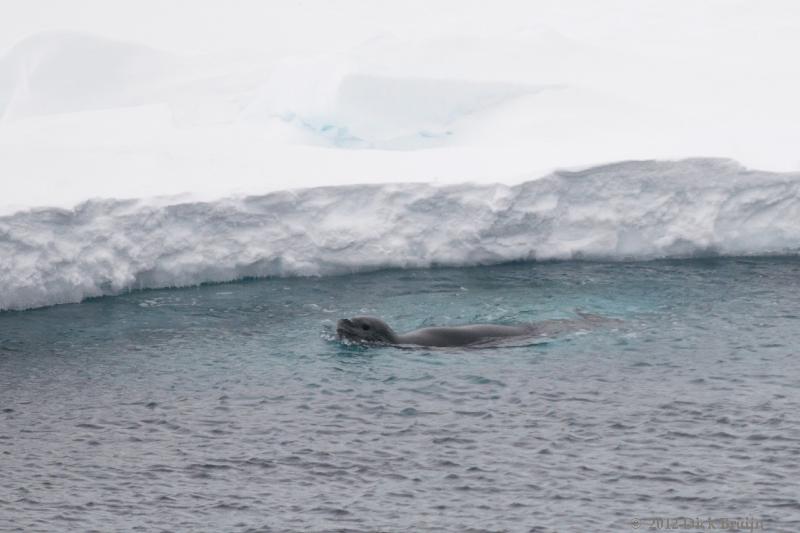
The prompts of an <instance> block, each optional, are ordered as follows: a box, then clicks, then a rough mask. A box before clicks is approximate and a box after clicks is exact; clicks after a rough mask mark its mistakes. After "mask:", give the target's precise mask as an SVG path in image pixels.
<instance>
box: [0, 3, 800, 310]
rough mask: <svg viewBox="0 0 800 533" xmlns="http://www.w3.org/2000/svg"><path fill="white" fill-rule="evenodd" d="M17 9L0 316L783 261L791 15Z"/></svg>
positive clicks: (4, 115)
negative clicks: (276, 289)
mask: <svg viewBox="0 0 800 533" xmlns="http://www.w3.org/2000/svg"><path fill="white" fill-rule="evenodd" d="M4 12H5V13H13V14H14V16H5V17H0V49H3V48H4V49H5V52H2V53H1V54H2V55H0V217H1V218H0V251H2V254H1V255H0V309H10V308H14V309H17V308H26V307H32V306H37V305H47V304H52V303H59V302H68V301H79V300H80V299H81V298H84V297H86V296H92V295H99V294H107V293H113V292H117V291H120V290H125V289H127V288H131V287H138V286H142V287H144V286H148V287H156V286H162V285H186V284H192V283H199V282H203V281H218V280H227V279H235V278H237V277H241V276H247V275H290V274H291V275H294V274H298V275H304V274H327V273H336V272H344V271H350V270H360V269H366V268H376V267H380V266H404V265H417V266H424V265H430V264H440V263H445V264H476V263H484V262H495V261H504V260H510V259H521V258H528V257H535V258H566V257H607V258H614V259H620V258H652V257H665V256H675V255H691V254H697V253H724V254H740V253H741V254H755V253H794V252H795V251H796V250H797V249H798V231H799V230H798V225H800V222H799V221H800V217H798V211H797V203H798V189H797V172H798V170H800V155H798V151H797V146H798V139H800V100H798V98H797V95H798V94H800V62H798V61H796V57H795V55H796V53H795V51H796V50H800V4H798V3H796V2H789V1H777V0H776V1H771V2H764V3H756V2H747V1H741V2H734V1H717V0H705V1H700V2H697V1H683V0H678V1H675V2H669V3H665V2H658V1H648V0H642V1H638V0H637V1H629V0H620V1H615V2H602V3H601V2H590V1H588V0H572V1H545V0H540V1H534V2H517V1H499V2H496V3H495V2H493V3H491V4H489V3H483V2H474V3H473V2H454V1H452V2H451V1H444V2H436V3H432V2H423V1H416V0H412V1H409V2H397V3H392V2H367V1H361V0H343V1H340V2H315V1H310V2H303V3H295V2H270V3H263V2H255V1H249V0H240V1H238V2H231V3H225V4H224V5H223V4H221V3H218V2H210V1H205V0H198V1H197V2H193V3H192V4H191V6H189V5H188V4H181V3H163V2H151V1H148V0H143V1H141V2H119V3H115V5H114V6H113V9H112V7H110V5H109V4H108V3H106V2H102V1H96V0H76V1H75V2H70V4H69V6H67V5H65V4H64V3H60V2H53V1H49V0H38V1H34V2H28V1H26V2H22V1H17V0H10V1H9V2H6V4H5V6H4ZM687 158H695V159H689V160H687ZM636 161H651V162H648V163H642V162H636ZM652 161H655V162H652ZM737 162H738V163H737ZM609 164H610V165H609ZM740 165H741V166H740ZM565 168H566V169H572V170H573V171H578V170H581V169H583V173H580V172H579V173H577V174H570V173H568V172H562V171H557V170H558V169H565ZM747 169H753V170H747ZM756 169H757V170H756ZM554 171H555V173H553V172H554ZM410 183H413V184H410ZM355 185H358V186H355ZM320 187H323V188H320ZM303 188H310V189H309V190H301V189H303ZM289 191H291V192H289ZM315 206H317V207H315ZM317 209H319V210H320V211H319V212H318V211H317ZM469 213H472V214H469ZM437 217H439V218H437ZM195 224H199V225H200V227H202V228H203V231H200V232H198V233H197V234H194V233H192V232H191V231H189V228H190V227H192V226H193V225H195ZM431 225H433V226H435V227H436V229H435V230H434V229H433V228H432V227H429V226H431ZM365 228H371V229H372V230H374V233H370V232H369V231H366V229H365Z"/></svg>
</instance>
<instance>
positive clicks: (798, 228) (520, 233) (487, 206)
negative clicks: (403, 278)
mask: <svg viewBox="0 0 800 533" xmlns="http://www.w3.org/2000/svg"><path fill="white" fill-rule="evenodd" d="M798 251H800V173H773V172H764V171H755V170H748V169H746V168H744V167H742V166H740V165H739V164H737V163H735V162H733V161H730V160H721V159H687V160H681V161H629V162H621V163H617V164H611V165H605V166H600V167H594V168H589V169H586V170H581V171H558V172H555V173H552V174H550V175H547V176H544V177H541V178H539V179H533V180H530V181H526V182H524V183H521V184H519V185H515V186H508V185H502V184H462V185H447V186H437V185H432V184H424V183H402V184H367V185H342V186H332V187H320V188H310V189H302V190H293V191H281V192H274V193H270V194H266V195H262V196H243V197H229V198H225V199H221V200H217V201H213V202H180V201H172V202H171V201H169V200H168V199H161V200H159V201H154V200H147V201H145V200H90V201H86V202H84V203H82V204H80V205H78V206H77V207H75V208H74V209H60V208H36V209H29V210H25V211H19V212H16V213H14V214H11V215H7V216H2V217H0V310H14V309H27V308H32V307H39V306H46V305H52V304H59V303H67V302H79V301H81V300H83V299H84V298H87V297H93V296H101V295H110V294H115V293H119V292H121V291H126V290H130V289H140V288H158V287H178V286H189V285H194V284H198V283H203V282H220V281H229V280H236V279H240V278H243V277H253V276H316V275H331V274H341V273H348V272H357V271H365V270H371V269H379V268H386V267H399V268H410V267H428V266H433V265H464V266H465V265H480V264H490V263H499V262H504V261H512V260H546V259H608V260H646V259H654V258H663V257H686V256H698V255H762V254H797V253H798Z"/></svg>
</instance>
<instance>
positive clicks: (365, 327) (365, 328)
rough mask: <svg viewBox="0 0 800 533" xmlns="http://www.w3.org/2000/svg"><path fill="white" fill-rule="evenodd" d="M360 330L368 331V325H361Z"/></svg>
mask: <svg viewBox="0 0 800 533" xmlns="http://www.w3.org/2000/svg"><path fill="white" fill-rule="evenodd" d="M361 329H363V330H364V331H368V330H369V325H368V324H362V325H361Z"/></svg>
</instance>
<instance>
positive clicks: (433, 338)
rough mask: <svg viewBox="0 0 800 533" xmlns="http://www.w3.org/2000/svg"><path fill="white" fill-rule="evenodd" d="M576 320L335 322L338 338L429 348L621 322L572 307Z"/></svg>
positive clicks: (359, 318)
mask: <svg viewBox="0 0 800 533" xmlns="http://www.w3.org/2000/svg"><path fill="white" fill-rule="evenodd" d="M575 313H576V314H577V315H578V318H577V319H563V318H561V319H553V320H543V321H541V322H532V323H528V324H521V325H517V326H505V325H500V324H470V325H465V326H449V327H428V328H422V329H415V330H414V331H409V332H408V333H402V334H398V333H396V332H395V331H394V330H393V329H392V328H391V327H390V326H389V324H387V323H386V322H384V321H383V320H381V319H380V318H378V317H374V316H356V317H353V318H343V319H341V320H339V321H338V322H337V324H336V336H337V337H338V338H339V340H347V341H355V342H359V343H367V344H384V345H386V344H388V345H412V346H429V347H450V346H470V345H476V344H481V343H484V342H487V341H493V340H502V339H505V338H511V337H553V336H556V335H560V334H563V333H567V332H572V331H579V330H586V329H591V328H593V327H597V326H601V325H604V324H605V325H610V324H621V323H622V321H621V320H618V319H615V318H608V317H603V316H600V315H594V314H590V313H585V312H583V311H580V310H577V309H576V310H575Z"/></svg>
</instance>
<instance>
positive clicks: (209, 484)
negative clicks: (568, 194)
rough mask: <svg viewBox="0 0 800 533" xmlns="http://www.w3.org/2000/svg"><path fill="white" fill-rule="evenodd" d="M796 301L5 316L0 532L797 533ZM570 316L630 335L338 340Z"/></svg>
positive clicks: (244, 289)
mask: <svg viewBox="0 0 800 533" xmlns="http://www.w3.org/2000/svg"><path fill="white" fill-rule="evenodd" d="M799 283H800V258H797V257H793V258H792V257H786V258H781V257H776V258H710V259H692V260H664V261H648V262H588V261H587V262H559V261H555V262H540V263H514V264H507V265H501V266H493V267H473V268H434V269H420V270H399V269H398V270H385V271H380V272H375V273H367V274H354V275H343V276H331V277H321V278H320V277H312V278H293V279H280V278H272V279H261V280H248V281H242V282H236V283H224V284H209V285H202V286H198V287H193V288H184V289H157V290H143V291H133V292H129V293H126V294H122V295H118V296H111V297H102V298H96V299H90V300H87V301H84V302H83V303H80V304H67V305H60V306H54V307H45V308H40V309H34V310H29V311H13V312H11V311H8V312H2V313H0V530H2V531H25V532H34V531H209V532H211V531H213V532H221V531H226V532H227V531H236V532H245V531H276V532H277V531H320V532H322V531H354V532H355V531H358V532H361V531H363V532H367V531H414V532H424V531H453V532H463V531H514V532H516V531H526V532H527V531H536V532H539V531H547V532H550V531H559V532H562V531H609V532H619V531H634V530H637V527H638V529H639V530H644V529H648V528H650V526H654V527H656V528H658V529H666V527H665V525H666V526H669V525H670V523H669V522H666V524H665V522H664V520H667V519H673V520H674V519H676V518H677V519H684V520H688V519H691V520H697V521H703V524H704V525H705V526H706V527H705V529H709V528H708V527H707V526H708V522H707V521H709V520H713V521H716V522H714V525H715V526H718V525H719V524H720V523H721V522H720V521H722V520H730V521H733V520H744V521H741V522H738V523H739V524H740V525H741V526H742V529H741V530H747V528H746V525H747V524H748V522H747V520H750V522H749V524H751V525H755V527H754V529H756V530H758V527H759V525H760V526H761V528H762V529H763V530H764V531H771V532H797V531H800V466H799V465H800V365H798V346H800V290H798V285H799ZM576 310H581V311H586V312H590V313H594V314H599V315H602V316H605V317H609V318H616V319H619V320H621V322H608V323H606V324H603V325H598V326H597V327H592V328H584V327H582V326H580V325H577V324H578V321H577V320H575V324H576V325H577V327H575V328H565V329H564V330H563V331H559V332H556V333H554V334H553V335H551V336H545V337H538V338H536V339H532V340H531V339H529V340H526V341H525V342H522V341H521V342H520V343H518V344H515V343H509V344H504V345H501V346H495V347H488V348H482V349H468V348H467V349H400V348H394V347H362V346H348V345H344V344H342V343H340V342H338V341H337V340H336V339H335V338H334V336H333V329H334V324H335V321H336V320H337V319H338V318H342V317H347V316H353V315H360V314H372V315H377V316H381V317H383V318H384V319H386V320H387V321H388V322H389V323H390V324H391V325H392V326H394V328H395V329H397V330H398V331H404V330H409V329H414V328H418V327H422V326H428V325H446V324H452V325H455V324H463V323H472V322H496V323H508V324H513V323H519V322H530V321H534V322H536V321H543V320H549V319H566V320H573V319H577V316H578V315H577V314H576ZM569 323H570V322H567V324H569ZM659 520H660V522H659ZM685 523H686V522H684V524H685ZM672 525H673V526H674V525H675V522H672ZM659 526H660V527H659ZM695 529H698V528H695ZM717 529H721V528H717Z"/></svg>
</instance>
